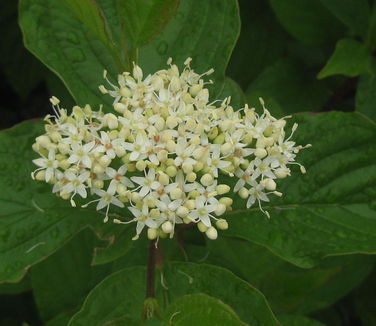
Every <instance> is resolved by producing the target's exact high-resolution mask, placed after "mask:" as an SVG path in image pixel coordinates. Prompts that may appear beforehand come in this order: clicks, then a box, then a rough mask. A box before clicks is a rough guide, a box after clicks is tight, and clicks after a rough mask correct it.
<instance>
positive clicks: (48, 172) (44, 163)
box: [32, 150, 59, 182]
mask: <svg viewBox="0 0 376 326" xmlns="http://www.w3.org/2000/svg"><path fill="white" fill-rule="evenodd" d="M33 163H34V164H35V165H37V166H39V167H40V168H39V169H36V170H35V171H34V172H33V173H32V177H33V178H34V175H35V172H37V171H40V170H44V169H45V179H46V182H49V181H50V180H52V179H53V177H54V176H55V172H56V169H57V167H58V165H59V162H58V161H57V160H56V159H55V151H53V150H50V151H49V152H48V158H45V157H41V158H37V159H35V160H33Z"/></svg>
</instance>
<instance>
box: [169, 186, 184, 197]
mask: <svg viewBox="0 0 376 326" xmlns="http://www.w3.org/2000/svg"><path fill="white" fill-rule="evenodd" d="M182 196H183V191H182V190H181V189H180V188H175V189H173V190H171V192H170V197H171V199H180V198H181V197H182Z"/></svg>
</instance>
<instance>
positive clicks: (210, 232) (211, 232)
mask: <svg viewBox="0 0 376 326" xmlns="http://www.w3.org/2000/svg"><path fill="white" fill-rule="evenodd" d="M205 234H206V236H207V237H208V238H209V239H210V240H215V239H217V237H218V231H217V230H216V229H215V228H214V227H212V226H211V227H210V228H208V229H207V230H206V231H205Z"/></svg>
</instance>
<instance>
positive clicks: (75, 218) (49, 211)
mask: <svg viewBox="0 0 376 326" xmlns="http://www.w3.org/2000/svg"><path fill="white" fill-rule="evenodd" d="M42 130H43V126H42V123H36V122H31V121H27V122H23V123H21V124H19V125H17V126H15V127H13V128H11V129H8V130H5V131H2V132H1V133H0V146H1V151H2V155H0V167H1V170H0V184H1V185H2V186H1V189H0V202H1V206H2V210H1V212H0V261H1V264H0V282H4V281H8V282H17V281H19V280H20V279H21V278H22V276H23V275H24V274H25V272H26V270H27V269H28V268H29V267H30V266H32V265H34V264H35V263H37V262H39V261H41V260H42V259H44V258H45V257H47V256H49V255H50V254H52V253H53V252H54V251H56V250H57V249H58V248H60V247H61V246H63V245H64V244H65V243H66V242H67V241H68V240H69V239H70V238H72V237H73V236H74V235H75V234H76V233H78V232H79V231H80V230H82V229H84V228H86V227H88V226H90V227H91V228H93V229H95V230H96V231H97V232H98V233H100V234H103V227H104V224H103V222H102V217H101V216H100V215H98V212H96V211H95V210H93V209H90V208H87V209H82V208H78V207H71V206H70V204H69V202H67V201H64V200H62V199H59V198H57V197H56V196H55V195H53V194H52V189H51V186H50V185H46V184H44V183H42V182H37V181H33V180H32V179H31V177H30V173H31V171H33V170H34V169H35V166H34V165H33V163H32V159H33V158H35V157H36V156H35V155H34V153H33V151H32V150H31V145H32V143H33V142H34V140H35V137H37V136H38V135H40V134H41V133H42ZM107 227H114V226H112V225H111V226H107ZM129 241H131V240H130V239H129Z"/></svg>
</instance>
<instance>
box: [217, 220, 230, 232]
mask: <svg viewBox="0 0 376 326" xmlns="http://www.w3.org/2000/svg"><path fill="white" fill-rule="evenodd" d="M215 225H216V227H217V228H218V229H220V230H227V229H228V223H227V221H226V220H225V219H223V218H221V219H219V220H218V221H216V222H215Z"/></svg>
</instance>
